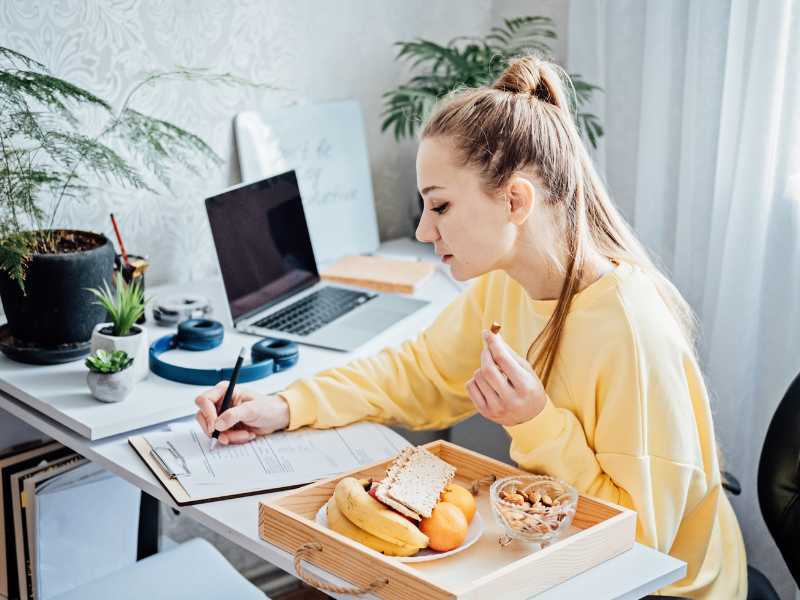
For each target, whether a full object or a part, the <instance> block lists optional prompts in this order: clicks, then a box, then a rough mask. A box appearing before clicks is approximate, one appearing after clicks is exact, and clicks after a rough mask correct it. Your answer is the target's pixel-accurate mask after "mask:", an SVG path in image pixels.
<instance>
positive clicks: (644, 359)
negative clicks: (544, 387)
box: [507, 342, 718, 564]
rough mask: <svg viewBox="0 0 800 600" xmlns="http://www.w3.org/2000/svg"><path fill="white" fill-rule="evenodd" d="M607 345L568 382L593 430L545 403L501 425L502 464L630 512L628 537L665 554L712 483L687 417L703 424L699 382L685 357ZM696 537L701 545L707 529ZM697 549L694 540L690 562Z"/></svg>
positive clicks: (711, 459) (711, 460)
mask: <svg viewBox="0 0 800 600" xmlns="http://www.w3.org/2000/svg"><path fill="white" fill-rule="evenodd" d="M653 345H654V346H657V344H653ZM614 346H615V348H614V349H613V350H610V351H609V353H608V356H607V358H606V359H605V360H604V361H603V366H602V368H600V369H599V372H596V373H594V374H591V373H586V372H584V373H583V379H581V378H577V379H576V378H571V380H574V381H576V382H577V383H576V384H574V385H571V386H570V395H574V394H579V395H582V396H583V397H578V398H573V402H574V406H583V407H586V406H591V407H592V409H593V410H596V413H595V414H594V415H592V417H591V418H590V419H586V420H587V421H590V422H591V424H593V425H594V426H593V427H591V429H590V430H589V435H587V430H585V429H584V425H583V423H582V422H581V420H579V418H578V417H577V416H576V414H575V413H574V412H572V411H571V410H569V409H568V408H560V407H558V406H556V405H555V404H554V403H553V402H552V400H550V399H548V400H547V403H546V405H545V408H544V409H543V410H542V412H540V413H539V414H538V415H537V416H536V417H534V418H533V419H531V420H530V421H527V422H525V423H522V424H519V425H516V426H513V427H508V428H507V431H508V433H509V434H510V435H511V439H512V442H511V457H512V458H513V459H514V460H515V461H516V462H517V463H518V464H519V465H520V466H521V467H522V468H524V469H526V470H530V471H534V472H541V473H548V474H550V475H552V476H555V477H558V478H560V479H563V480H565V481H569V482H571V483H572V484H573V485H575V487H576V488H577V489H578V490H579V491H580V492H581V493H583V494H586V495H588V496H595V497H598V498H601V499H605V500H608V501H610V502H613V503H616V504H620V505H622V506H626V507H628V508H631V509H633V510H635V511H637V513H638V514H637V517H638V518H637V540H638V541H639V542H640V543H643V544H646V545H648V546H651V547H653V548H656V549H658V550H660V551H662V552H669V550H670V548H671V547H672V545H673V541H674V540H675V537H676V535H677V533H678V529H679V527H680V526H681V521H682V520H683V517H684V515H686V514H689V513H690V512H691V511H693V510H696V509H697V510H710V508H709V507H708V506H700V505H701V504H705V503H704V502H703V500H704V498H706V496H707V492H708V490H709V482H713V480H714V478H715V477H716V478H717V479H718V475H715V470H716V464H717V463H716V455H713V456H710V455H705V456H704V451H703V444H702V443H701V442H702V441H701V440H700V439H699V432H698V427H697V425H696V418H697V417H699V418H706V417H708V415H705V416H703V414H702V413H704V409H703V406H707V403H704V402H703V400H704V395H705V390H704V387H703V383H702V378H701V377H700V374H699V370H698V369H697V367H696V365H695V363H694V361H693V359H691V358H690V357H689V356H688V355H686V354H684V355H681V354H680V352H679V351H677V350H675V348H674V347H672V350H673V351H672V352H661V353H660V354H659V349H658V348H655V350H653V349H645V348H642V347H641V345H640V344H637V343H635V342H634V343H630V344H624V346H625V347H624V348H619V345H618V344H614ZM554 373H555V371H554ZM562 381H563V379H562ZM594 407H596V409H595V408H594ZM581 414H584V415H586V414H589V412H586V411H581ZM590 441H591V443H590ZM712 496H714V497H716V495H712ZM698 534H699V535H698V537H703V535H705V537H706V539H705V542H706V543H707V542H708V537H710V534H711V532H710V531H707V532H704V533H703V534H701V533H700V532H698ZM705 545H706V544H705V543H704V540H702V539H697V552H698V555H699V556H700V557H702V556H704V553H705ZM698 564H699V563H698Z"/></svg>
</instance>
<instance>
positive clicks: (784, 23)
mask: <svg viewBox="0 0 800 600" xmlns="http://www.w3.org/2000/svg"><path fill="white" fill-rule="evenodd" d="M799 13H800V0H762V1H760V2H759V1H758V0H682V1H679V0H669V1H656V0H653V1H647V2H641V1H640V0H608V1H605V0H601V1H596V0H571V1H570V11H569V24H568V29H567V35H568V58H567V67H568V70H569V71H570V72H575V73H580V74H581V75H583V76H584V77H585V78H586V79H587V80H588V81H590V82H592V83H596V84H598V85H600V86H602V87H603V88H604V90H605V92H604V93H602V94H596V99H595V100H594V102H593V104H592V106H591V107H590V110H591V111H592V112H594V113H595V114H597V115H598V117H599V118H600V120H601V122H602V123H603V124H604V126H605V137H604V138H602V141H601V143H600V147H599V148H598V150H597V152H595V157H596V160H597V162H598V164H599V166H600V168H601V171H602V172H603V173H604V175H605V178H606V182H607V184H608V187H609V189H610V192H611V194H612V196H613V197H614V198H615V200H616V202H617V204H618V205H619V207H620V208H621V210H622V211H623V212H624V213H625V215H626V217H627V218H628V219H629V221H630V222H631V223H632V225H633V226H634V228H635V229H636V231H637V232H638V234H639V236H640V238H641V239H642V241H643V242H644V243H645V245H647V246H648V248H649V249H650V250H651V251H652V252H653V253H654V255H655V256H656V258H657V259H658V260H659V261H660V263H661V265H662V267H663V268H664V269H665V270H666V271H667V272H668V273H669V274H670V276H671V277H672V279H673V281H674V282H675V283H676V284H677V285H678V287H679V288H680V289H681V291H682V293H683V294H684V296H685V297H686V298H687V300H689V302H690V303H691V304H692V306H693V307H694V309H695V311H696V312H697V315H698V317H699V318H700V322H701V339H700V344H699V349H700V358H701V363H702V365H703V368H704V371H705V373H706V381H707V384H708V386H709V390H710V392H711V394H712V406H713V409H714V412H715V423H716V429H717V434H718V438H719V441H720V446H721V448H722V450H723V455H724V459H725V461H726V464H725V466H726V468H727V470H729V471H731V472H732V473H734V474H735V475H736V476H737V477H738V478H739V480H740V482H741V484H742V488H743V492H742V495H741V496H740V497H738V498H734V499H733V502H734V506H735V508H736V511H737V514H738V515H739V520H740V522H741V524H742V529H743V531H744V535H745V541H746V545H747V550H748V559H749V562H750V563H751V564H753V565H755V566H756V567H758V568H759V569H761V570H762V571H764V572H765V573H766V574H767V576H768V577H769V578H770V580H771V581H772V582H773V585H775V587H776V589H777V590H778V592H779V593H780V595H781V597H782V598H789V597H793V595H794V593H795V586H794V583H793V581H792V579H791V576H790V575H789V572H788V570H787V569H786V567H785V565H784V563H783V560H782V559H781V557H780V555H779V553H778V551H777V549H776V548H775V545H774V542H773V540H772V538H771V537H770V535H769V533H768V531H767V529H766V527H765V525H764V522H763V520H762V517H761V513H760V510H759V507H758V499H757V494H756V471H757V467H758V460H759V456H760V451H761V444H762V442H763V438H764V434H765V432H766V429H767V426H768V424H769V421H770V419H771V417H772V414H773V412H774V410H775V408H776V406H777V404H778V403H779V401H780V399H781V397H782V396H783V393H784V392H785V391H786V388H787V387H788V385H789V383H790V382H791V380H792V379H793V378H794V377H795V375H796V374H797V373H798V371H800V335H799V334H800V77H799V76H800V14H799ZM798 435H800V432H798Z"/></svg>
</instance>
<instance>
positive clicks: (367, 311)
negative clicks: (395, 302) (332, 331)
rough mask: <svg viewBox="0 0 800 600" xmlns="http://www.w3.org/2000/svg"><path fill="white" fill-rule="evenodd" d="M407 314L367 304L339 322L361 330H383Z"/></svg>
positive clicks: (349, 327)
mask: <svg viewBox="0 0 800 600" xmlns="http://www.w3.org/2000/svg"><path fill="white" fill-rule="evenodd" d="M405 316H406V313H402V312H399V311H394V310H386V309H384V308H380V307H378V306H376V307H374V308H373V307H371V306H365V307H364V308H362V309H361V310H359V311H357V312H356V313H354V314H352V315H348V316H346V317H344V318H342V319H341V321H339V323H338V324H339V325H342V326H344V327H347V328H348V329H358V330H360V331H382V330H384V329H386V328H387V327H389V326H390V325H392V324H394V323H397V322H398V321H399V320H400V319H402V318H403V317H405Z"/></svg>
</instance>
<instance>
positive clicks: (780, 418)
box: [758, 375, 800, 598]
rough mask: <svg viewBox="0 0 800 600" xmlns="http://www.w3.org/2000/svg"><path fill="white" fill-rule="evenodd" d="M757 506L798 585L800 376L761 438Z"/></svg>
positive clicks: (790, 388) (799, 565)
mask: <svg viewBox="0 0 800 600" xmlns="http://www.w3.org/2000/svg"><path fill="white" fill-rule="evenodd" d="M758 503H759V505H760V506H761V515H762V516H763V517H764V522H765V523H766V524H767V529H769V532H770V534H771V535H772V538H773V539H774V540H775V544H776V545H777V546H778V550H780V553H781V556H783V560H784V561H785V562H786V566H787V567H789V572H790V573H791V574H792V577H793V578H794V581H795V583H796V584H797V585H800V375H797V376H796V377H795V379H794V381H792V383H791V385H790V386H789V389H788V390H786V393H785V394H784V395H783V399H782V400H781V403H780V404H779V405H778V408H777V410H776V411H775V414H774V415H772V421H770V424H769V428H768V429H767V435H766V436H765V438H764V446H763V447H762V449H761V459H760V461H759V463H758ZM771 587H772V586H770V588H771ZM773 591H774V590H773ZM766 597H767V598H769V596H766ZM775 598H778V596H777V594H776V595H775Z"/></svg>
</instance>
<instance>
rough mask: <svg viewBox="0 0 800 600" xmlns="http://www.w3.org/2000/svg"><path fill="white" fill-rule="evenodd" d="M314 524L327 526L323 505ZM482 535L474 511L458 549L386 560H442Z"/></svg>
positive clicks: (428, 550) (420, 552) (476, 512)
mask: <svg viewBox="0 0 800 600" xmlns="http://www.w3.org/2000/svg"><path fill="white" fill-rule="evenodd" d="M315 520H316V522H317V523H318V524H320V525H322V526H323V527H327V526H328V515H326V514H325V505H324V504H323V505H322V508H320V509H319V510H318V511H317V517H316V519H315ZM482 534H483V520H482V519H481V515H480V513H479V512H478V511H475V516H474V517H472V522H471V523H470V524H469V529H467V537H466V539H464V543H463V544H461V545H460V546H459V547H458V548H453V549H452V550H449V551H447V552H437V551H436V550H430V549H429V548H425V549H424V550H420V551H419V552H417V553H416V554H415V555H414V556H390V557H387V558H394V559H395V560H399V561H400V562H404V563H413V562H426V561H429V560H436V559H437V558H444V557H445V556H450V555H451V554H456V553H458V552H461V551H462V550H466V549H467V548H469V547H470V546H472V544H474V543H475V542H477V541H478V538H479V537H481V535H482Z"/></svg>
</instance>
